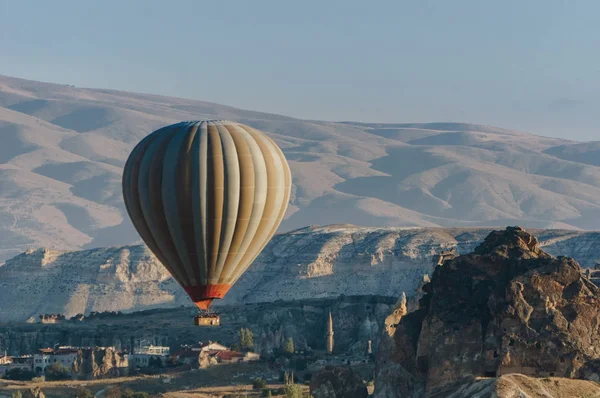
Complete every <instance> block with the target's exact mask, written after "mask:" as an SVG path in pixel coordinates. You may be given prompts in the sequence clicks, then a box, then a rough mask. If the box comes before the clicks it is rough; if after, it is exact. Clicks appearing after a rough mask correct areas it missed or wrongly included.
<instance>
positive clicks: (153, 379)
mask: <svg viewBox="0 0 600 398" xmlns="http://www.w3.org/2000/svg"><path fill="white" fill-rule="evenodd" d="M265 376H266V378H267V381H268V383H269V385H268V386H269V388H271V389H277V388H280V387H283V386H282V385H281V384H280V383H279V381H278V376H279V374H278V373H277V372H275V371H273V370H270V369H268V368H267V366H266V365H264V364H233V365H226V366H215V367H213V368H208V369H203V370H193V371H187V372H181V373H174V374H162V375H159V376H138V377H121V378H116V379H103V380H78V381H75V380H68V381H57V382H41V383H33V382H15V381H9V380H0V398H5V397H10V396H11V394H12V393H13V392H15V391H25V390H27V389H29V388H34V387H39V388H41V389H42V391H43V392H44V394H45V395H46V397H47V398H69V397H74V396H75V392H76V391H77V389H78V388H79V387H85V388H87V389H88V390H90V391H91V392H92V393H94V394H95V395H96V396H98V397H102V395H103V392H104V391H106V389H108V388H110V387H119V388H120V389H121V390H125V389H127V388H131V389H132V390H134V391H144V392H148V393H150V394H151V395H152V394H162V395H160V396H161V397H164V398H191V397H199V398H203V397H211V398H215V397H223V396H226V395H227V394H235V393H247V394H248V396H252V395H250V394H256V396H260V391H255V390H252V385H251V383H252V380H253V379H255V378H257V377H265ZM304 388H305V389H306V390H307V391H308V387H304Z"/></svg>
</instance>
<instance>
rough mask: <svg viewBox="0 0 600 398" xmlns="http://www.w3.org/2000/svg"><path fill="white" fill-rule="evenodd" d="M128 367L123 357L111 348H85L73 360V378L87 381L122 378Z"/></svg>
mask: <svg viewBox="0 0 600 398" xmlns="http://www.w3.org/2000/svg"><path fill="white" fill-rule="evenodd" d="M128 365H129V364H128V361H127V359H126V358H125V356H124V355H122V354H120V353H118V352H116V351H115V350H114V349H112V348H98V347H97V348H87V349H83V350H80V351H79V353H78V355H77V357H76V358H75V361H74V363H73V377H74V378H77V379H84V380H89V379H102V378H107V377H119V376H124V375H126V374H127V370H128Z"/></svg>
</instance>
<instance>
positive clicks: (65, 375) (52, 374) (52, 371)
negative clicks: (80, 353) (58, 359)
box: [46, 363, 71, 381]
mask: <svg viewBox="0 0 600 398" xmlns="http://www.w3.org/2000/svg"><path fill="white" fill-rule="evenodd" d="M70 378H71V369H69V368H67V367H66V366H65V365H61V364H60V363H53V364H52V365H50V366H49V367H47V368H46V380H48V381H55V380H68V379H70Z"/></svg>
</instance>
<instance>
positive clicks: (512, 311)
mask: <svg viewBox="0 0 600 398" xmlns="http://www.w3.org/2000/svg"><path fill="white" fill-rule="evenodd" d="M423 290H424V292H425V293H426V294H425V296H424V297H423V298H421V300H420V302H419V304H420V305H419V308H418V309H417V310H415V311H413V312H411V313H408V314H406V315H404V316H402V317H401V319H400V321H399V322H398V323H397V324H396V325H395V327H394V328H393V335H392V337H391V338H390V339H389V340H388V341H386V335H385V334H384V337H383V341H382V344H381V345H380V347H379V352H378V355H377V364H376V367H377V369H376V372H377V376H376V389H375V396H376V397H379V398H382V397H413V396H414V397H418V396H423V395H426V396H430V397H438V396H439V397H445V396H448V395H449V394H450V392H452V391H453V389H455V388H457V386H459V385H461V384H464V383H467V382H469V381H471V380H473V379H474V378H476V377H485V376H488V377H497V376H500V375H505V374H509V373H521V374H524V375H528V376H537V377H547V376H557V377H568V378H585V379H590V380H598V379H599V376H600V373H599V372H598V360H599V359H600V348H599V347H600V330H599V328H598V325H600V289H599V288H598V287H597V286H596V285H594V284H593V283H592V282H591V281H590V280H589V279H588V278H587V277H586V276H585V274H582V272H581V268H580V265H579V264H578V263H577V262H576V261H575V260H573V259H571V258H567V257H558V258H557V257H553V256H551V255H550V254H548V253H546V252H545V251H543V250H542V249H541V248H540V245H539V241H538V239H537V238H535V237H534V236H533V235H531V234H530V233H528V232H526V231H524V230H522V229H520V228H507V229H506V230H505V231H495V232H492V233H490V234H489V235H488V237H487V238H486V239H485V241H484V242H483V243H482V244H481V245H479V246H478V247H477V248H475V249H474V251H473V253H471V254H467V255H463V256H459V257H457V258H455V259H452V260H449V261H447V262H444V263H443V264H442V265H441V266H438V267H436V269H435V271H434V273H433V276H432V278H431V282H430V283H429V284H427V285H425V286H424V288H423Z"/></svg>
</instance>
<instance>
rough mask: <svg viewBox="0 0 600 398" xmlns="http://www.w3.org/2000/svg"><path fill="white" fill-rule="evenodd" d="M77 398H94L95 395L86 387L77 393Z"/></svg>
mask: <svg viewBox="0 0 600 398" xmlns="http://www.w3.org/2000/svg"><path fill="white" fill-rule="evenodd" d="M75 398H94V394H92V392H91V391H90V390H88V389H87V388H85V387H79V388H78V389H77V392H76V393H75Z"/></svg>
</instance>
